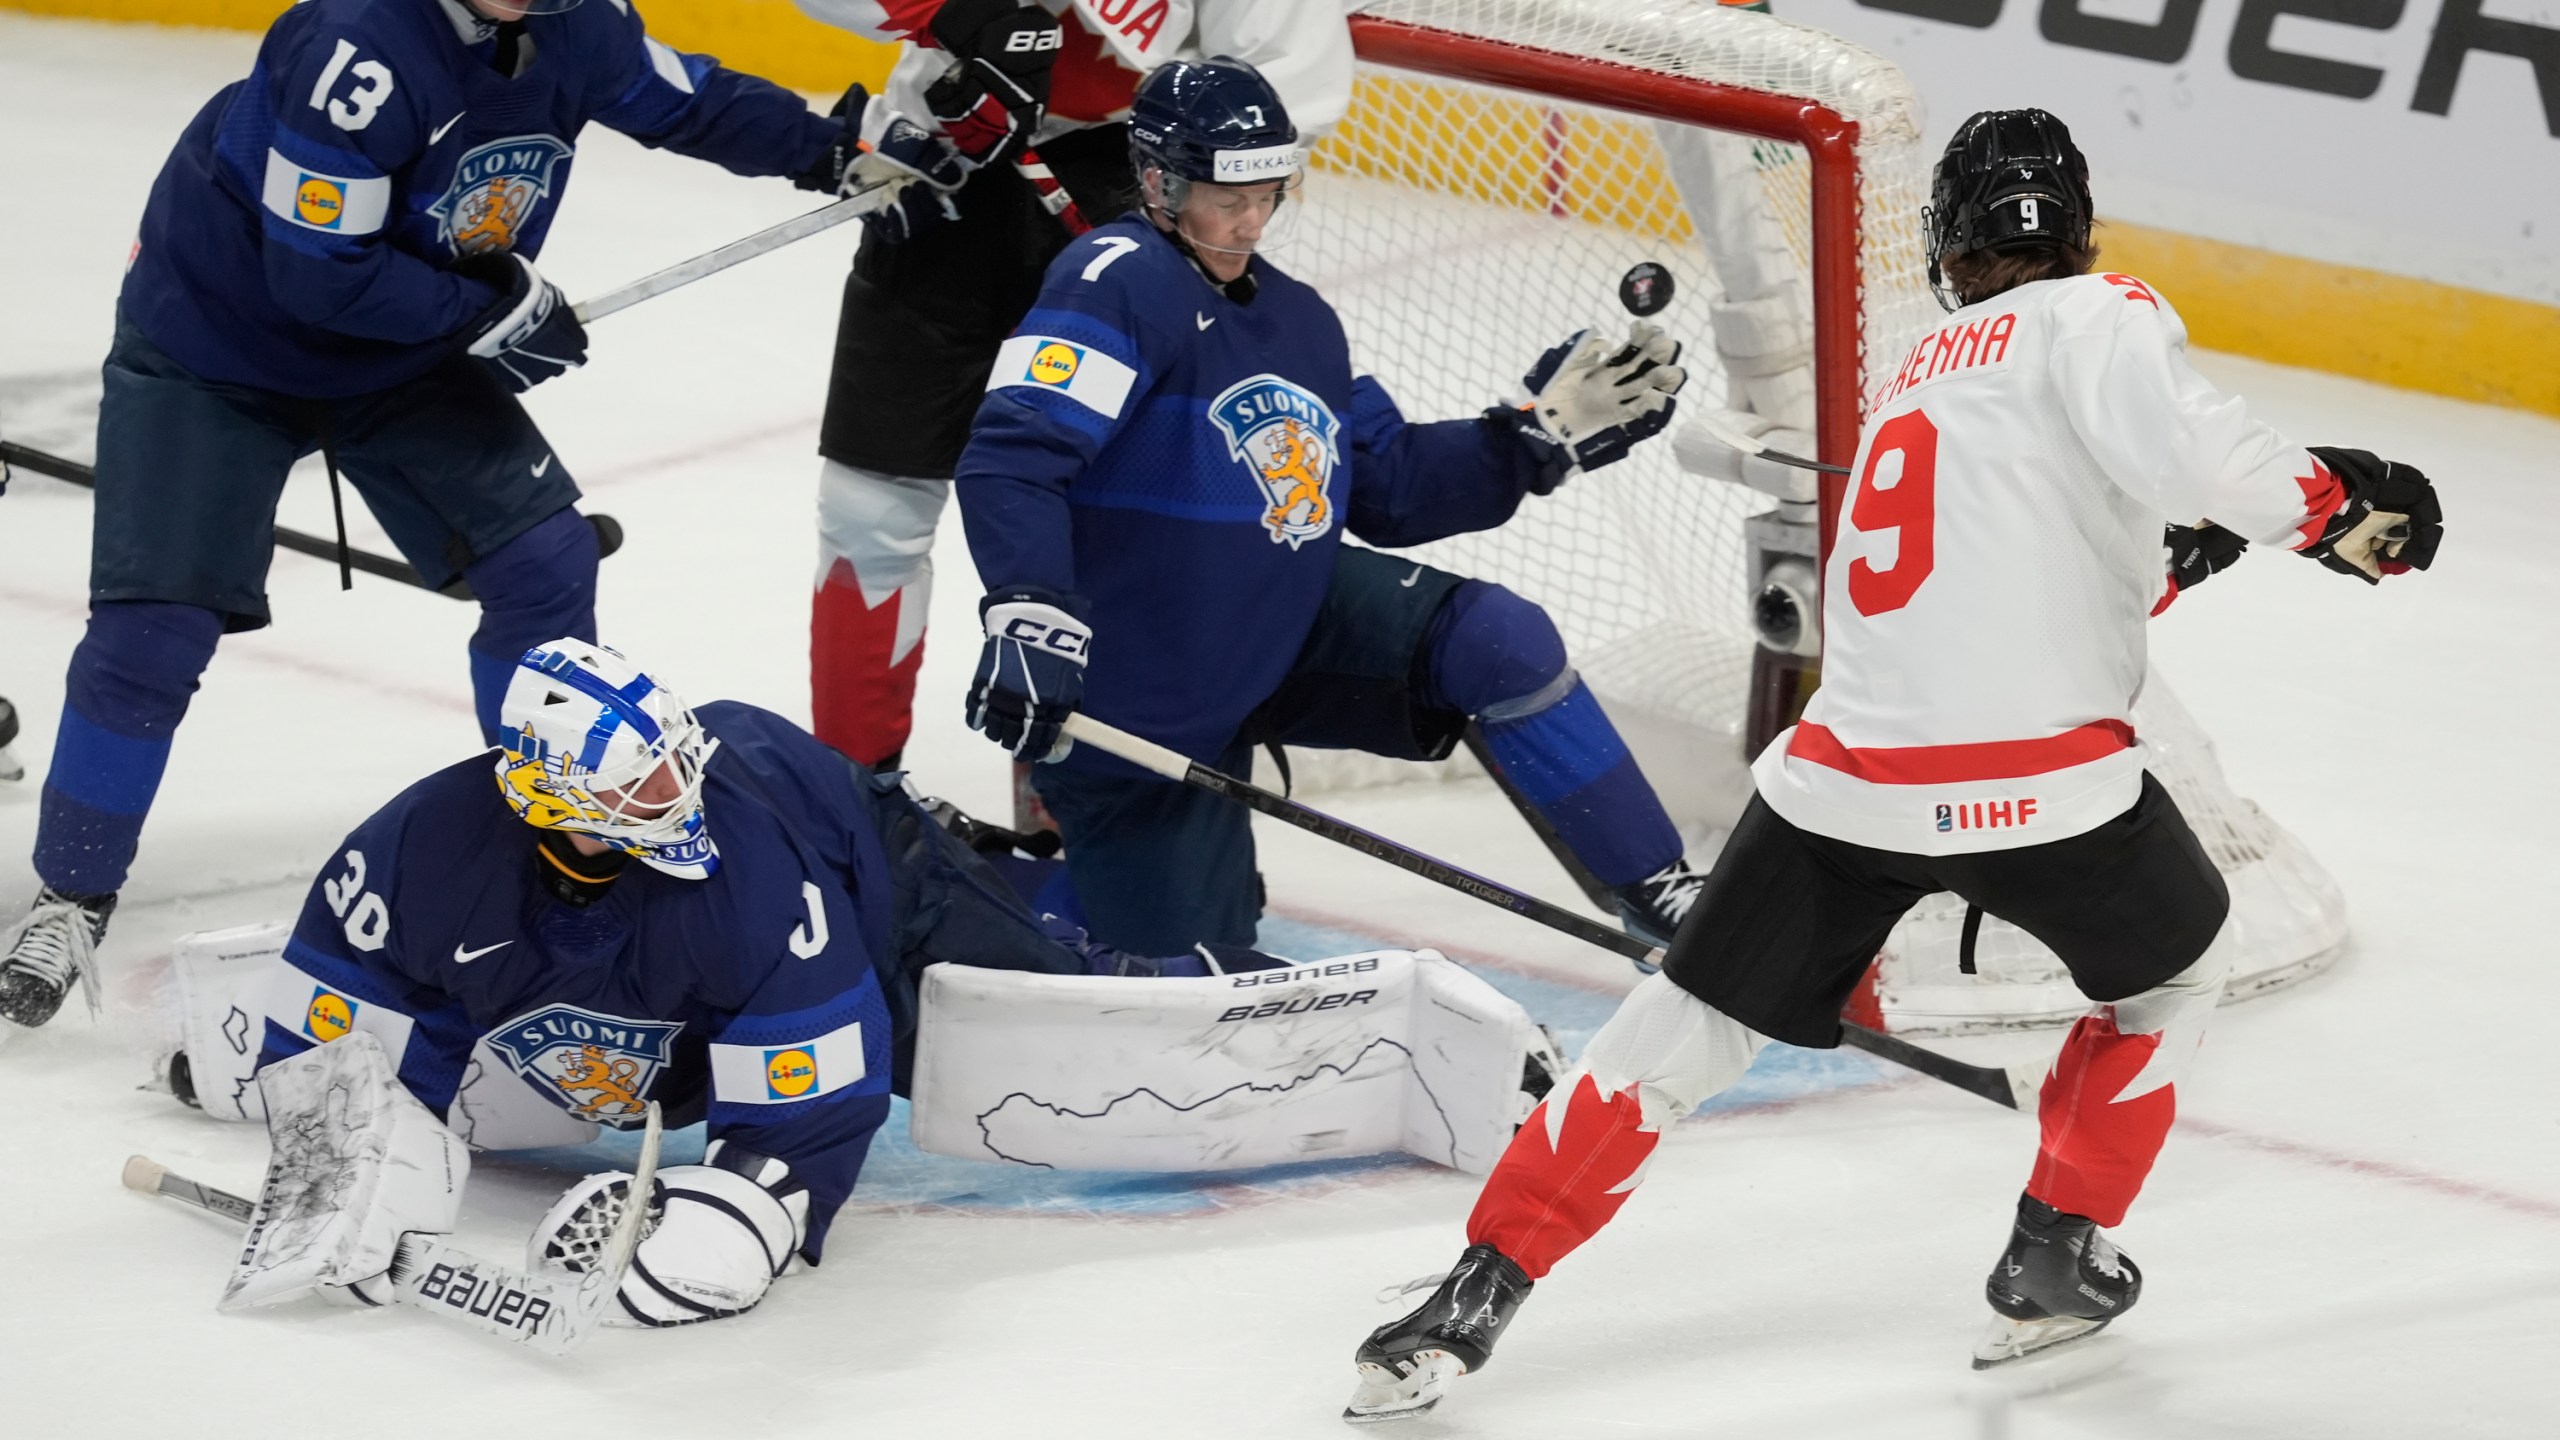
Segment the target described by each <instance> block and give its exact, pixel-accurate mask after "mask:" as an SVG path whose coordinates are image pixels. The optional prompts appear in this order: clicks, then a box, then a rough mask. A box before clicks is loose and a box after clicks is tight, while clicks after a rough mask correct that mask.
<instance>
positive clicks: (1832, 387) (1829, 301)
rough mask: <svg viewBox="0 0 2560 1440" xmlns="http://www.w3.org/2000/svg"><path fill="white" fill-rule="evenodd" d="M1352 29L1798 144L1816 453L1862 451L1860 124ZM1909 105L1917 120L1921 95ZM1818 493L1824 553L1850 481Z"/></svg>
mask: <svg viewBox="0 0 2560 1440" xmlns="http://www.w3.org/2000/svg"><path fill="white" fill-rule="evenodd" d="M1381 8H1385V7H1381ZM1413 8H1416V9H1420V8H1422V7H1413ZM1631 8H1636V7H1631ZM1745 13H1747V12H1745ZM1351 37H1352V45H1353V47H1354V48H1355V50H1356V51H1357V53H1358V54H1359V57H1360V58H1361V59H1362V60H1364V61H1367V62H1369V63H1371V64H1376V65H1383V66H1390V67H1394V68H1397V69H1402V70H1409V71H1413V72H1416V73H1420V74H1427V75H1436V76H1439V77H1442V78H1444V79H1449V80H1461V81H1467V82H1470V83H1473V84H1478V85H1488V86H1493V87H1495V88H1497V89H1504V90H1515V91H1522V92H1526V93H1530V94H1535V95H1541V96H1545V97H1547V98H1550V99H1553V100H1560V101H1569V102H1573V103H1576V104H1582V105H1589V106H1593V107H1595V108H1598V109H1603V110H1613V111H1618V112H1621V113H1624V114H1630V115H1641V116H1644V117H1645V118H1647V119H1651V120H1660V121H1667V122H1669V123H1672V124H1677V125H1696V126H1700V127H1702V128H1709V129H1716V130H1724V131H1731V132H1735V133H1738V134H1744V135H1751V136H1756V137H1758V138H1760V139H1763V140H1777V141H1782V142H1785V143H1788V144H1792V145H1797V146H1801V147H1802V148H1803V150H1804V153H1805V157H1806V161H1807V168H1808V170H1809V171H1810V190H1811V205H1810V212H1811V213H1810V215H1809V217H1808V219H1809V229H1810V231H1811V246H1810V250H1811V253H1810V255H1809V256H1808V257H1807V264H1808V268H1809V270H1810V271H1811V279H1812V290H1813V368H1814V376H1815V384H1816V387H1817V398H1816V405H1817V411H1816V414H1817V426H1818V438H1819V439H1820V441H1821V452H1820V454H1819V456H1818V457H1817V458H1819V459H1821V460H1824V461H1826V462H1828V463H1830V464H1833V465H1842V466H1845V465H1847V464H1848V463H1849V462H1850V459H1851V458H1852V457H1853V456H1854V455H1855V454H1856V452H1857V449H1858V427H1859V425H1860V423H1861V422H1862V420H1863V419H1864V414H1863V410H1864V407H1863V403H1862V401H1863V397H1864V395H1865V386H1864V384H1863V378H1864V377H1863V374H1862V368H1863V367H1862V364H1861V356H1860V345H1859V338H1860V337H1859V283H1858V241H1857V227H1858V208H1859V207H1858V148H1857V145H1858V122H1856V121H1854V120H1851V119H1849V118H1847V117H1845V116H1843V115H1841V114H1840V113H1839V112H1838V111H1836V110H1834V109H1832V108H1831V107H1829V106H1828V105H1825V104H1822V103H1821V102H1819V101H1816V100H1811V99H1806V98H1803V97H1801V96H1796V95H1788V94H1781V93H1775V92H1772V91H1766V90H1748V89H1743V88H1741V87H1739V86H1735V85H1729V84H1724V83H1721V82H1719V81H1716V80H1711V79H1705V78H1701V77H1699V76H1697V75H1691V74H1682V73H1677V72H1674V71H1669V70H1653V69H1645V68H1642V67H1640V66H1637V65H1633V64H1629V63H1627V62H1625V61H1622V60H1612V59H1605V58H1593V57H1590V56H1586V55H1580V54H1572V53H1566V52H1561V51H1556V50H1547V49H1537V48H1532V47H1531V46H1528V45H1525V44H1521V43H1517V42H1515V41H1511V40H1506V39H1495V38H1490V37H1487V36H1484V35H1471V34H1461V33H1458V32H1455V31H1452V30H1447V29H1441V28H1436V27H1432V26H1425V25H1420V24H1415V23H1411V22H1409V21H1404V20H1398V19H1391V18H1388V17H1386V16H1384V15H1375V14H1366V15H1354V16H1352V17H1351ZM1914 107H1915V108H1914V114H1913V119H1914V122H1915V123H1916V120H1917V114H1916V101H1915V102H1914ZM1822 491H1823V493H1822V553H1823V555H1825V556H1826V557H1827V556H1828V555H1829V554H1830V553H1831V540H1832V533H1833V527H1834V525H1835V524H1836V523H1837V519H1838V514H1839V508H1840V504H1841V502H1842V499H1843V498H1844V495H1845V482H1844V481H1843V480H1842V478H1841V477H1839V476H1836V475H1826V476H1824V477H1823V478H1822Z"/></svg>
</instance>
